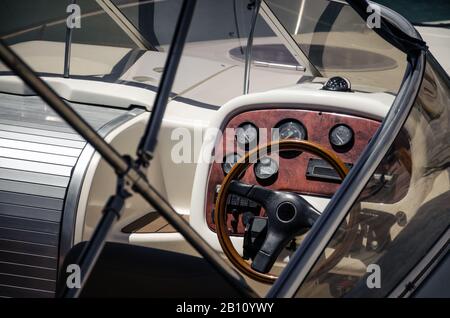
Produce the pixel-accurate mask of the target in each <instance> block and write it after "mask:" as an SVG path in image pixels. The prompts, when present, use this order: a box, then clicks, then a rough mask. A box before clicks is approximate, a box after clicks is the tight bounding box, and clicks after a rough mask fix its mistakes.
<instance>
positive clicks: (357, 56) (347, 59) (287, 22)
mask: <svg viewBox="0 0 450 318" xmlns="http://www.w3.org/2000/svg"><path fill="white" fill-rule="evenodd" d="M265 2H266V3H267V5H268V7H269V8H270V10H271V11H272V13H273V14H274V15H275V16H276V17H277V18H278V20H279V21H280V23H281V24H282V25H283V26H284V28H285V29H286V30H287V31H288V32H289V34H290V35H291V37H292V38H293V39H294V41H295V42H296V43H297V44H298V46H299V48H300V49H301V50H302V51H303V53H304V54H305V55H306V56H307V57H308V59H309V60H310V61H311V63H312V64H314V66H315V67H316V68H317V69H318V70H319V72H320V73H321V74H322V75H323V76H325V77H332V76H344V77H346V78H348V79H349V80H350V81H351V83H352V84H353V86H354V87H355V86H357V85H358V86H362V87H364V86H366V87H367V89H369V90H376V91H386V92H391V93H397V91H398V89H399V87H400V84H401V82H402V79H403V74H404V72H405V67H406V56H405V54H404V53H402V52H401V51H399V50H397V49H396V48H394V47H393V46H392V45H391V44H389V43H387V42H386V41H384V40H383V39H382V38H381V37H380V36H378V34H376V33H375V31H374V30H373V29H371V28H370V27H369V26H368V24H367V23H366V21H364V20H363V19H362V18H361V17H360V16H359V15H358V14H357V13H356V12H355V11H354V10H353V8H351V7H350V6H349V5H348V4H347V3H346V2H344V1H328V0H314V1H311V0H297V1H291V0H266V1H265ZM374 22H375V23H376V20H374ZM374 27H376V24H375V25H374ZM362 89H363V88H362Z"/></svg>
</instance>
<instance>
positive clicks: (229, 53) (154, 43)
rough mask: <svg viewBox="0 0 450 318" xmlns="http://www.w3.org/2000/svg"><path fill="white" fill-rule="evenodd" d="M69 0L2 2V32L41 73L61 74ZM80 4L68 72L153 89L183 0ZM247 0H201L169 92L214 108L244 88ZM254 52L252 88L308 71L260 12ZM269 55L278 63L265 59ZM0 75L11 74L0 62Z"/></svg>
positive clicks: (287, 81) (83, 0)
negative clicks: (223, 87)
mask: <svg viewBox="0 0 450 318" xmlns="http://www.w3.org/2000/svg"><path fill="white" fill-rule="evenodd" d="M69 3H70V1H57V2H55V1H52V0H36V1H16V0H4V1H1V2H0V8H1V10H0V19H1V20H2V23H1V24H0V37H1V38H2V39H4V40H5V41H6V42H7V43H8V44H9V45H10V46H11V48H12V49H13V50H14V51H15V52H16V53H17V54H18V55H19V56H21V57H22V58H23V59H24V60H25V61H26V62H27V63H28V64H29V65H30V66H31V67H32V68H33V69H34V70H35V71H36V72H37V73H38V74H39V75H41V76H52V77H62V76H63V73H64V62H65V59H64V52H65V40H66V36H67V21H69V20H70V21H72V22H73V21H74V20H73V15H72V14H71V17H69V19H68V13H67V12H66V11H67V9H68V7H67V6H68V4H69ZM76 4H77V5H78V6H79V8H80V10H79V13H80V24H79V28H78V27H75V28H74V29H73V41H72V43H73V44H72V47H71V57H70V78H75V79H85V80H95V81H101V82H107V83H118V84H122V85H129V86H135V87H140V88H145V89H149V90H151V91H152V92H156V90H157V86H158V84H159V80H160V77H161V74H162V71H163V67H164V63H165V59H166V56H167V52H168V49H169V47H168V46H169V45H170V41H171V39H172V35H173V33H174V29H175V25H176V22H177V18H178V15H179V12H180V9H181V4H182V1H181V0H158V1H153V0H148V1H147V0H112V1H109V0H102V1H100V0H99V1H94V0H80V1H77V2H76ZM247 5H248V1H247V0H227V1H220V2H213V1H210V0H199V1H197V5H196V9H195V12H194V16H193V20H192V24H191V26H190V29H189V33H188V38H187V44H186V46H185V48H184V51H183V57H182V59H181V62H180V65H179V68H178V71H177V77H176V79H175V83H174V86H173V89H172V95H171V97H173V98H175V97H177V98H178V97H179V96H181V95H183V96H185V97H186V98H189V100H190V101H192V100H195V102H196V105H199V106H204V107H209V108H211V107H213V108H217V107H220V105H222V104H224V103H225V102H227V101H229V100H230V99H232V98H234V97H236V96H239V95H242V87H243V80H244V53H245V44H246V41H247V36H248V32H249V29H250V21H251V14H252V12H251V10H249V9H248V7H247ZM74 13H75V12H74ZM253 53H254V65H255V67H254V71H252V73H251V81H250V82H251V86H250V91H251V92H257V91H266V90H268V89H273V88H277V87H283V86H288V85H294V84H296V83H297V81H298V80H299V78H300V77H301V76H302V74H303V73H302V71H301V69H300V68H299V69H297V67H298V66H299V65H298V62H297V61H296V60H295V59H294V58H293V56H292V55H291V53H290V52H289V51H288V50H287V49H286V47H285V46H284V45H283V44H282V43H281V42H280V39H279V38H278V37H277V36H276V35H275V34H274V33H273V31H272V29H271V28H270V27H269V26H268V25H267V23H266V22H265V21H264V19H262V18H259V19H258V21H257V25H256V31H255V41H254V50H253ZM256 63H260V64H261V65H257V64H256ZM271 63H274V64H275V65H276V66H281V67H278V68H275V67H274V68H271V67H267V66H271ZM256 66H261V67H256ZM0 75H11V72H10V71H9V70H7V69H6V68H5V67H4V66H2V65H1V63H0ZM274 78H276V79H275V80H274ZM225 81H226V82H227V83H228V85H227V87H226V89H223V90H217V87H218V86H220V85H217V84H214V83H223V82H225ZM209 83H210V84H209ZM211 91H215V92H216V93H215V94H210V92H211ZM199 103H200V104H199Z"/></svg>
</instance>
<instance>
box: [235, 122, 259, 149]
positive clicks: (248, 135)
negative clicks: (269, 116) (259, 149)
mask: <svg viewBox="0 0 450 318" xmlns="http://www.w3.org/2000/svg"><path fill="white" fill-rule="evenodd" d="M236 140H237V142H238V144H239V145H241V146H245V147H248V146H252V147H255V146H256V145H257V144H258V128H256V126H255V125H253V124H252V123H244V124H242V125H240V126H239V127H238V128H237V129H236Z"/></svg>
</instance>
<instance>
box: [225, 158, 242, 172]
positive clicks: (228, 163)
mask: <svg viewBox="0 0 450 318" xmlns="http://www.w3.org/2000/svg"><path fill="white" fill-rule="evenodd" d="M239 159H241V156H240V155H238V154H237V153H230V154H228V155H226V156H225V159H224V161H223V163H222V170H223V172H224V173H225V174H228V173H229V172H230V171H231V169H232V168H233V166H234V165H235V164H236V162H238V161H239Z"/></svg>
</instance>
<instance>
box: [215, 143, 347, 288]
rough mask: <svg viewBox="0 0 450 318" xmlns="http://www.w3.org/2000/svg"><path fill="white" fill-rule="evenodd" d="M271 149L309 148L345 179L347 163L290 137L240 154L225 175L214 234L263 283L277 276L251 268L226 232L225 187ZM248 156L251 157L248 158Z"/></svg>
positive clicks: (229, 254)
mask: <svg viewBox="0 0 450 318" xmlns="http://www.w3.org/2000/svg"><path fill="white" fill-rule="evenodd" d="M272 150H273V151H302V152H308V153H311V154H313V155H316V156H318V157H320V158H322V159H324V160H325V161H327V162H328V163H329V164H330V165H331V166H332V167H333V168H334V169H335V170H336V172H337V173H338V175H339V177H340V178H341V179H344V178H345V176H346V175H347V173H348V168H347V166H346V165H345V164H344V163H343V162H342V160H341V159H340V158H339V157H338V156H336V155H335V154H334V153H333V152H331V151H329V150H328V149H325V148H324V147H322V146H320V145H318V144H315V143H313V142H310V141H307V140H295V139H289V140H279V141H274V142H272V143H269V144H267V145H264V146H258V147H256V148H255V149H253V150H252V151H250V152H248V153H247V154H246V155H245V156H244V157H243V158H241V159H240V160H239V161H238V162H237V163H236V164H235V165H234V166H233V168H232V169H231V170H230V172H229V173H228V174H227V175H226V177H225V179H224V180H223V182H222V184H221V187H220V191H219V193H218V197H217V200H216V205H215V211H216V212H215V213H214V223H215V225H216V234H217V237H218V239H219V243H220V245H221V247H222V250H223V252H224V253H225V255H226V256H227V257H228V259H229V260H230V261H231V263H232V264H233V265H234V266H235V267H236V268H237V269H238V270H239V271H241V272H242V273H244V274H245V275H247V276H249V277H250V278H252V279H254V280H256V281H259V282H262V283H265V284H273V283H274V282H275V280H276V279H277V278H278V276H276V275H273V274H270V273H268V274H266V273H260V272H258V271H256V270H254V269H253V268H251V265H250V264H249V263H248V262H247V261H246V260H244V259H243V258H242V256H241V255H239V253H238V252H237V251H236V249H235V248H234V246H233V243H232V242H231V239H230V236H229V233H228V226H227V211H226V206H227V197H228V189H229V186H230V183H231V181H233V180H234V179H236V178H237V177H238V176H240V175H241V173H243V172H244V171H245V170H246V169H247V168H248V167H249V166H250V165H251V164H253V163H254V162H256V160H259V159H260V157H259V156H260V155H266V154H270V153H271V152H273V151H272ZM250 158H251V159H252V160H250Z"/></svg>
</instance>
